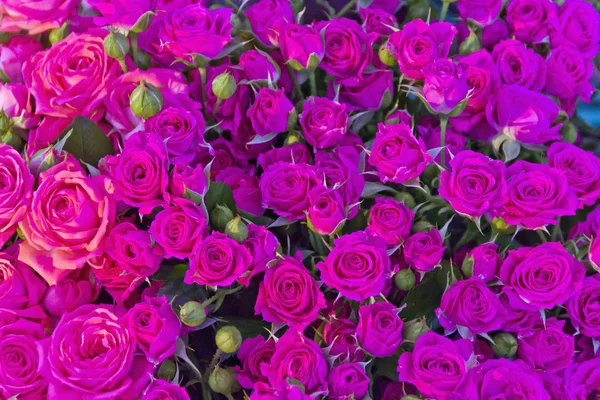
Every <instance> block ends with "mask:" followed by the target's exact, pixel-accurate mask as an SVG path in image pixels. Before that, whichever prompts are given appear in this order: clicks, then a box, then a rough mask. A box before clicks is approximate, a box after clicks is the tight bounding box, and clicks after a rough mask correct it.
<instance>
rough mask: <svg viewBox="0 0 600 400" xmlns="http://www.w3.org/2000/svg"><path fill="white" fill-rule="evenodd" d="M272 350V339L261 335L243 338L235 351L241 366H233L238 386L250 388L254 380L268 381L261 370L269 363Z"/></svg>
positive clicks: (273, 350)
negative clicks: (266, 338)
mask: <svg viewBox="0 0 600 400" xmlns="http://www.w3.org/2000/svg"><path fill="white" fill-rule="evenodd" d="M274 352H275V341H274V340H265V338H264V337H262V336H257V337H254V338H249V339H246V340H244V342H243V343H242V345H241V346H240V348H239V350H238V352H237V356H238V358H239V359H240V361H241V362H242V366H241V367H239V366H236V367H234V371H235V372H236V378H237V380H238V382H239V383H240V386H242V387H243V388H245V389H252V387H253V386H254V384H255V383H256V382H265V383H266V382H268V379H267V377H266V376H265V374H264V372H263V371H264V369H265V368H266V366H268V365H269V364H270V363H271V357H273V353H274Z"/></svg>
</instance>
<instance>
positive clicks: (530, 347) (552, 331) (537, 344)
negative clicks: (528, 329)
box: [517, 318, 575, 371]
mask: <svg viewBox="0 0 600 400" xmlns="http://www.w3.org/2000/svg"><path fill="white" fill-rule="evenodd" d="M565 323H566V321H560V320H558V319H557V318H549V319H547V320H546V322H545V323H544V325H543V326H539V327H538V330H536V331H535V332H534V333H533V335H531V336H528V337H524V338H519V349H518V352H517V356H518V357H519V358H520V359H521V360H523V361H525V362H526V363H528V364H530V365H532V366H534V367H535V368H537V369H543V370H545V371H557V370H562V369H564V368H566V367H568V366H569V365H571V363H572V362H573V356H574V355H575V339H574V338H573V335H570V334H567V333H565V332H563V328H564V326H565Z"/></svg>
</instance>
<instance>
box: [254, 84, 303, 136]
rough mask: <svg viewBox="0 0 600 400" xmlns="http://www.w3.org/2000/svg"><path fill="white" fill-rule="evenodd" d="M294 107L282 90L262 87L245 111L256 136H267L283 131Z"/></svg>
mask: <svg viewBox="0 0 600 400" xmlns="http://www.w3.org/2000/svg"><path fill="white" fill-rule="evenodd" d="M293 109H294V105H293V104H292V102H291V101H290V100H289V99H288V98H287V97H286V96H285V93H284V92H283V90H274V89H269V88H262V89H260V90H259V92H258V94H257V95H256V99H255V100H254V104H252V107H250V109H249V110H248V112H247V116H248V117H249V118H250V121H252V127H253V128H254V130H255V131H256V134H257V135H258V136H267V135H270V134H274V133H280V132H284V131H285V130H286V129H287V124H288V117H289V115H290V112H292V110H293Z"/></svg>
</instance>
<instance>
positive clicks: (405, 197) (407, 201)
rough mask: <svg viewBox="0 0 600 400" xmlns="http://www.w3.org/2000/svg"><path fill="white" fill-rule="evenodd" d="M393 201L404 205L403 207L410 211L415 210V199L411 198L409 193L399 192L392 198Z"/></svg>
mask: <svg viewBox="0 0 600 400" xmlns="http://www.w3.org/2000/svg"><path fill="white" fill-rule="evenodd" d="M394 199H395V200H396V201H398V202H400V203H404V205H405V206H406V207H408V208H410V209H411V210H412V209H414V208H415V206H416V205H417V203H416V202H415V198H414V197H412V195H411V194H410V193H407V192H400V193H398V194H397V195H395V196H394Z"/></svg>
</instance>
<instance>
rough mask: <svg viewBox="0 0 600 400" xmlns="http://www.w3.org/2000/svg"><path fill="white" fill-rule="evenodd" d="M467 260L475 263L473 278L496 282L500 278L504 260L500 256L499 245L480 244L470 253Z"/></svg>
mask: <svg viewBox="0 0 600 400" xmlns="http://www.w3.org/2000/svg"><path fill="white" fill-rule="evenodd" d="M467 258H468V259H470V260H471V261H472V262H473V276H475V277H477V278H479V279H482V280H484V281H491V280H494V279H496V277H497V276H498V272H499V271H500V265H501V264H502V258H501V257H500V254H498V245H497V244H495V243H484V244H480V245H479V246H477V247H475V248H474V249H473V250H471V251H469V253H468V254H467Z"/></svg>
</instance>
